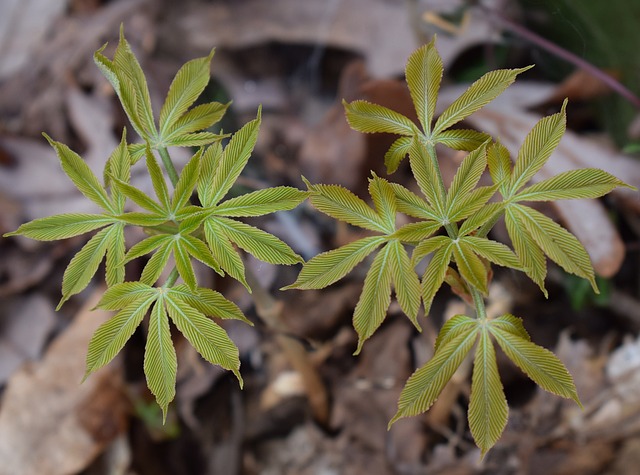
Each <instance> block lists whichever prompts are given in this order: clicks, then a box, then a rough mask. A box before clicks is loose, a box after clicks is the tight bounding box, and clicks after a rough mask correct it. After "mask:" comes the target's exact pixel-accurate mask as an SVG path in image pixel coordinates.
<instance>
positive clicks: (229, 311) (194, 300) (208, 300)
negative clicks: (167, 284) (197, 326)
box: [167, 285, 253, 325]
mask: <svg viewBox="0 0 640 475" xmlns="http://www.w3.org/2000/svg"><path fill="white" fill-rule="evenodd" d="M167 292H169V295H171V298H173V299H179V300H181V301H183V302H185V304H186V305H188V306H190V307H193V308H194V309H196V310H197V311H198V312H201V313H203V314H204V315H209V316H211V317H217V318H222V319H223V320H242V321H243V322H245V323H247V324H249V325H253V323H252V322H251V320H249V319H247V317H245V316H244V314H243V313H242V310H240V308H239V307H238V306H237V305H236V304H234V303H233V302H231V301H230V300H227V299H226V298H224V296H223V295H222V294H221V293H219V292H216V291H215V290H211V289H207V288H204V287H198V288H197V289H195V290H191V289H189V287H187V286H186V285H177V286H175V287H172V288H170V289H169V290H168V291H167Z"/></svg>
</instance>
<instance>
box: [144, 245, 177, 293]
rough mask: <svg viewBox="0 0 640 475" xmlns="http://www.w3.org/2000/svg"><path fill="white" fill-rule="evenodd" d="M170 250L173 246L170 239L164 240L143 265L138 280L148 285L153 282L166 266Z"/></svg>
mask: <svg viewBox="0 0 640 475" xmlns="http://www.w3.org/2000/svg"><path fill="white" fill-rule="evenodd" d="M172 251H173V247H172V245H171V240H165V241H164V242H163V243H162V244H161V245H160V246H159V247H158V249H157V251H156V252H155V254H154V255H153V256H151V259H149V260H148V261H147V264H146V265H145V266H144V269H143V270H142V274H141V275H140V282H143V283H145V284H148V285H152V284H155V283H156V282H157V280H158V279H159V278H160V275H162V271H163V270H164V268H165V267H166V266H167V263H168V262H169V257H170V256H171V253H172Z"/></svg>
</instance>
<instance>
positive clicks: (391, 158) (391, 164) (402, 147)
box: [384, 137, 411, 175]
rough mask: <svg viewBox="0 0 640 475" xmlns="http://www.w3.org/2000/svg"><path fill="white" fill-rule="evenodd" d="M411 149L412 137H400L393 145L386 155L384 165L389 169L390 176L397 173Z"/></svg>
mask: <svg viewBox="0 0 640 475" xmlns="http://www.w3.org/2000/svg"><path fill="white" fill-rule="evenodd" d="M410 147H411V137H400V138H399V139H396V141H395V142H393V144H391V147H389V150H387V153H385V154H384V165H385V166H386V167H387V173H388V174H389V175H391V174H392V173H395V171H396V170H397V169H398V167H399V166H400V162H402V160H403V159H404V157H406V156H407V154H408V153H409V148H410Z"/></svg>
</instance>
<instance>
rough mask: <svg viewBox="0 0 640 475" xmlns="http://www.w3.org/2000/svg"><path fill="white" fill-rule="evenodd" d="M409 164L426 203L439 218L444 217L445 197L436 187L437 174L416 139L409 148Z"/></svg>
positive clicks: (438, 187)
mask: <svg viewBox="0 0 640 475" xmlns="http://www.w3.org/2000/svg"><path fill="white" fill-rule="evenodd" d="M409 163H410V164H411V171H412V172H413V176H414V177H415V179H416V181H417V182H418V186H419V187H420V190H421V191H422V193H423V194H424V196H425V197H426V198H427V201H428V202H429V204H430V205H431V206H432V207H433V209H435V211H436V212H437V213H438V214H439V215H440V216H444V214H445V213H444V210H445V199H446V197H445V196H444V194H443V190H442V189H441V187H440V186H439V185H438V176H439V172H438V171H437V170H436V168H435V165H434V163H433V161H432V159H431V157H430V156H429V154H428V153H427V150H426V149H425V147H424V145H423V144H421V143H420V142H419V141H418V139H416V138H414V139H413V142H412V143H411V147H410V148H409Z"/></svg>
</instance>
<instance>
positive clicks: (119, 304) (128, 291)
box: [96, 282, 157, 310]
mask: <svg viewBox="0 0 640 475" xmlns="http://www.w3.org/2000/svg"><path fill="white" fill-rule="evenodd" d="M156 293H157V290H156V289H154V288H153V287H151V286H149V285H145V284H143V283H141V282H123V283H121V284H116V285H114V286H113V287H109V288H108V289H107V290H106V292H105V293H104V294H103V295H102V298H101V299H100V301H99V302H98V304H97V305H96V308H102V309H104V310H120V309H121V308H124V307H127V306H129V305H131V304H133V303H134V302H137V301H141V300H145V299H146V298H150V297H153V296H154V295H156Z"/></svg>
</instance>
